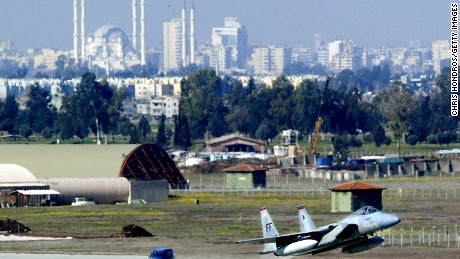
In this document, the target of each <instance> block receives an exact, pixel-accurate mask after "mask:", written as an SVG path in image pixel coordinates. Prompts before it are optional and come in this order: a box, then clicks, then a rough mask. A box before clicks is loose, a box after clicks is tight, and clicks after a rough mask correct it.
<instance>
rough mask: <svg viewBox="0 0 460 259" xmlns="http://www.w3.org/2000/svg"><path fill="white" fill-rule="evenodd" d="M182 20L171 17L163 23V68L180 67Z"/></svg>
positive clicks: (166, 69) (167, 69)
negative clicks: (171, 18)
mask: <svg viewBox="0 0 460 259" xmlns="http://www.w3.org/2000/svg"><path fill="white" fill-rule="evenodd" d="M182 65H183V62H182V20H181V19H173V20H171V21H169V22H165V23H163V69H164V71H169V70H174V69H178V68H180V67H182Z"/></svg>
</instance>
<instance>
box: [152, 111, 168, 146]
mask: <svg viewBox="0 0 460 259" xmlns="http://www.w3.org/2000/svg"><path fill="white" fill-rule="evenodd" d="M165 121H166V116H165V115H164V114H161V117H160V125H159V126H158V133H157V139H156V141H155V144H157V145H158V146H160V147H161V148H165V147H166V145H167V142H168V141H167V139H166V132H165Z"/></svg>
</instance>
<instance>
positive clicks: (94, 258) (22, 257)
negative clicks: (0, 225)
mask: <svg viewBox="0 0 460 259" xmlns="http://www.w3.org/2000/svg"><path fill="white" fill-rule="evenodd" d="M147 256H148V255H145V256H127V255H61V254H0V258H1V259H9V258H14V259H31V258H34V259H124V258H127V259H141V258H142V259H146V258H147Z"/></svg>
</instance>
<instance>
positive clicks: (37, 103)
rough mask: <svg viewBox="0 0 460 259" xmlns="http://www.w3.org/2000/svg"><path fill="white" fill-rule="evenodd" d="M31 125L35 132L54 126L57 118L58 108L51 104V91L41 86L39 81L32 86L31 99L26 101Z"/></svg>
mask: <svg viewBox="0 0 460 259" xmlns="http://www.w3.org/2000/svg"><path fill="white" fill-rule="evenodd" d="M26 112H27V114H28V117H29V126H30V128H31V129H32V131H33V132H35V133H42V131H43V129H45V128H49V129H52V128H53V127H54V122H55V120H56V118H57V111H56V108H54V106H53V105H52V104H51V96H50V93H49V91H47V90H45V89H43V88H41V87H40V86H39V85H38V83H36V84H35V85H32V86H31V87H30V92H29V100H28V101H27V103H26Z"/></svg>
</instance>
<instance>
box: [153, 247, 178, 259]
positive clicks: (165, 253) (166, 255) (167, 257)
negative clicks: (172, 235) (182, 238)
mask: <svg viewBox="0 0 460 259" xmlns="http://www.w3.org/2000/svg"><path fill="white" fill-rule="evenodd" d="M173 258H174V252H173V250H172V249H171V248H159V249H155V250H152V253H151V254H150V255H149V259H173Z"/></svg>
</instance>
